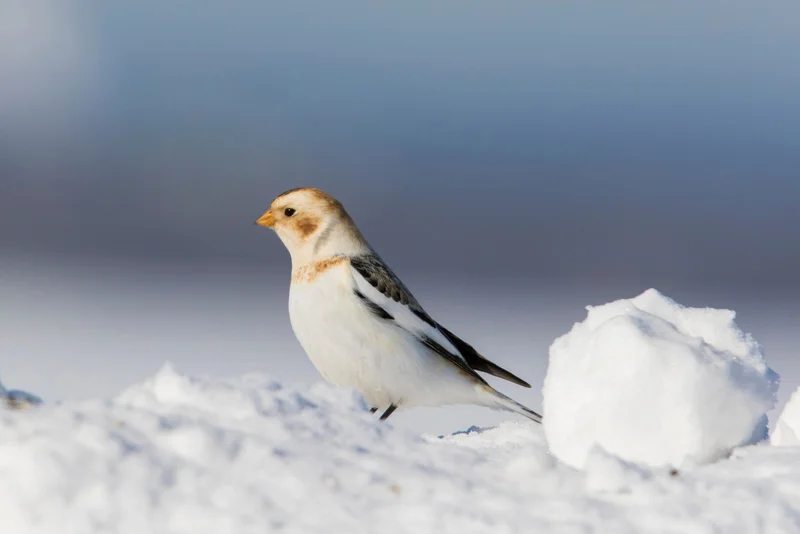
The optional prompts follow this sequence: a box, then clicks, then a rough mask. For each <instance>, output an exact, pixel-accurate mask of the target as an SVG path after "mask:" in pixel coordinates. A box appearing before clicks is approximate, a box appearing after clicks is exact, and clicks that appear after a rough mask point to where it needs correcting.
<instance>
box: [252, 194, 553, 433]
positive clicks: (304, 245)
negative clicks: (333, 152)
mask: <svg viewBox="0 0 800 534" xmlns="http://www.w3.org/2000/svg"><path fill="white" fill-rule="evenodd" d="M255 224H257V225H259V226H263V227H267V228H270V229H272V230H274V231H275V233H276V234H277V235H278V237H279V238H280V240H281V241H282V242H283V244H284V245H285V246H286V248H287V249H288V251H289V255H290V257H291V263H292V271H291V285H290V289H289V317H290V321H291V325H292V330H293V331H294V334H295V336H296V337H297V340H298V341H299V343H300V345H301V346H302V348H303V350H304V351H305V353H306V354H307V356H308V357H309V359H310V360H311V362H312V363H313V364H314V366H315V367H316V369H317V370H318V371H319V373H320V374H321V375H322V377H323V378H324V379H325V380H326V381H327V382H329V383H331V384H333V385H335V386H343V387H348V388H351V389H353V390H355V391H357V392H358V393H360V394H361V396H362V397H363V398H364V400H365V402H366V403H367V404H368V405H369V406H370V407H371V410H370V411H371V412H373V413H376V412H377V411H379V410H383V411H382V414H381V415H380V419H381V420H385V419H387V418H388V417H389V416H390V415H391V414H392V413H393V412H394V411H395V410H397V409H398V408H402V409H406V408H413V407H418V406H443V405H452V404H473V405H479V406H484V407H489V408H493V409H499V410H506V411H510V412H515V413H517V414H519V415H522V416H524V417H527V418H528V419H531V420H533V421H535V422H537V423H541V422H542V417H541V416H540V415H539V414H538V413H536V412H535V411H533V410H531V409H529V408H527V407H525V406H523V405H522V404H520V403H518V402H516V401H514V400H513V399H511V398H509V397H507V396H506V395H504V394H502V393H500V392H499V391H497V390H496V389H494V388H493V387H492V386H491V385H489V383H488V382H487V381H486V380H485V379H484V378H483V377H482V376H480V375H479V374H478V372H481V373H486V374H489V375H493V376H495V377H499V378H502V379H505V380H507V381H509V382H512V383H514V384H517V385H519V386H523V387H526V388H529V387H531V386H530V384H529V383H527V382H525V381H524V380H522V379H521V378H519V377H517V376H516V375H514V374H512V373H511V372H509V371H507V370H505V369H503V368H502V367H500V366H499V365H497V364H495V363H493V362H491V361H489V360H488V359H486V358H485V357H483V356H482V355H481V354H480V353H479V352H478V351H477V350H476V349H475V348H473V347H472V345H470V344H468V343H467V342H465V341H463V340H462V339H461V338H459V337H458V336H456V335H455V334H454V333H453V332H451V331H450V330H448V329H447V328H445V327H444V326H442V325H441V324H440V323H438V322H436V321H435V320H434V319H433V318H432V317H431V316H430V315H429V314H428V313H427V312H426V311H425V310H424V309H423V308H422V306H421V305H420V304H419V302H418V301H417V299H416V298H415V297H414V296H413V295H412V294H411V292H410V291H409V290H408V289H407V288H406V286H405V285H404V284H403V282H401V281H400V279H399V278H398V277H397V276H396V275H395V274H394V272H393V271H392V270H391V269H390V268H389V267H388V266H387V265H386V263H385V262H384V261H383V260H382V259H381V258H380V256H378V254H377V253H376V252H375V250H374V249H373V248H372V247H371V246H370V245H369V243H367V241H366V239H365V238H364V236H363V234H362V233H361V231H360V230H359V229H358V227H357V226H356V224H355V222H354V221H353V219H352V218H351V217H350V215H349V214H348V213H347V211H346V210H345V208H344V206H343V205H342V204H341V202H339V201H338V200H336V199H335V198H333V197H332V196H331V195H329V194H327V193H325V192H323V191H321V190H319V189H315V188H312V187H301V188H296V189H290V190H289V191H286V192H284V193H281V194H280V195H278V196H277V197H276V198H275V199H274V200H273V201H272V203H271V204H270V206H269V209H268V210H267V211H266V212H264V214H263V215H261V216H260V217H259V218H258V219H257V220H256V221H255Z"/></svg>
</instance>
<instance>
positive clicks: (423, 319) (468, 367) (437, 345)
mask: <svg viewBox="0 0 800 534" xmlns="http://www.w3.org/2000/svg"><path fill="white" fill-rule="evenodd" d="M350 267H351V271H352V274H353V279H354V280H355V285H356V289H355V292H356V295H357V296H358V298H360V299H361V300H362V302H363V303H364V305H365V306H367V307H368V308H369V310H370V311H371V312H372V313H373V314H374V315H376V316H377V317H379V318H380V319H384V320H391V321H394V322H395V323H396V324H397V325H398V326H400V327H401V328H403V329H405V330H407V331H408V332H410V333H412V334H413V335H414V336H416V337H417V339H419V340H420V342H421V343H423V344H424V345H425V346H427V347H428V348H429V349H431V350H432V351H433V352H435V353H436V354H438V355H440V356H442V357H443V358H445V359H447V360H448V361H449V362H451V363H452V364H454V365H455V366H456V367H458V368H459V369H460V370H461V371H463V372H464V373H466V374H468V375H469V376H471V377H472V378H474V379H477V380H478V381H480V382H484V380H483V378H481V377H480V376H479V375H478V374H477V373H476V371H481V372H484V373H488V374H491V375H494V376H497V377H499V378H503V379H505V380H508V381H510V382H513V383H515V384H519V385H521V386H524V387H530V384H528V383H527V382H525V381H524V380H522V379H521V378H519V377H517V376H515V375H513V374H512V373H510V372H509V371H506V370H505V369H503V368H502V367H500V366H498V365H496V364H494V363H492V362H490V361H489V360H487V359H486V358H484V357H483V356H481V355H480V354H479V353H478V352H477V351H476V350H475V349H474V348H473V347H472V346H471V345H469V344H468V343H466V342H465V341H463V340H461V339H460V338H458V337H457V336H456V335H455V334H453V333H452V332H450V331H449V330H447V329H446V328H444V327H443V326H441V325H439V324H438V323H437V322H436V321H434V320H433V319H432V318H431V316H430V315H428V314H427V312H425V310H424V309H423V308H422V306H420V304H419V302H417V299H415V298H414V296H413V295H412V294H411V292H410V291H409V290H408V289H407V288H406V286H405V285H403V282H401V281H400V279H399V278H397V276H396V275H395V274H394V273H393V272H392V271H391V269H389V267H387V266H386V264H385V263H383V261H382V260H381V259H380V257H378V255H376V254H374V253H373V254H364V255H360V256H355V257H352V258H350Z"/></svg>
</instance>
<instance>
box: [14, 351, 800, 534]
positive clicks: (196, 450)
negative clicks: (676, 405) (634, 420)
mask: <svg viewBox="0 0 800 534" xmlns="http://www.w3.org/2000/svg"><path fill="white" fill-rule="evenodd" d="M0 480H2V484H0V532H13V533H15V534H28V533H37V534H49V533H53V534H72V533H74V534H78V533H80V534H99V533H108V532H114V533H119V534H127V533H131V534H133V533H135V534H141V533H142V532H152V533H176V534H182V533H186V534H202V533H206V532H208V533H215V534H217V533H220V532H236V533H237V534H247V533H259V534H263V533H265V532H292V533H295V532H297V533H299V532H320V533H337V532H347V533H360V532H363V533H374V532H382V533H390V534H391V533H401V532H414V533H427V532H436V533H451V532H452V533H458V534H469V533H473V532H474V533H485V532H493V533H512V532H553V533H560V532H570V533H572V532H614V533H620V534H624V533H629V532H630V533H634V532H644V531H647V532H796V531H798V529H800V448H796V447H771V446H769V445H767V444H762V445H759V446H753V447H747V448H743V449H738V450H736V451H735V452H734V454H733V457H732V458H731V459H728V460H722V461H720V462H718V463H716V464H713V465H705V466H699V467H695V468H690V469H687V470H681V471H680V472H673V471H670V470H669V469H653V468H645V467H641V466H636V465H633V464H631V463H628V462H625V461H623V460H620V459H618V458H616V457H614V456H612V455H610V454H609V453H606V452H603V451H601V450H599V449H596V450H594V451H592V452H591V453H590V455H589V457H588V460H587V461H586V465H585V470H584V471H578V470H576V469H574V468H572V467H569V466H567V465H565V464H563V463H561V462H559V461H558V460H557V459H556V458H554V457H553V456H552V455H551V454H550V453H549V452H548V449H547V445H546V442H545V439H544V434H543V432H542V429H541V427H540V426H538V425H535V424H533V423H528V422H505V423H502V424H500V425H499V426H497V427H495V428H491V429H478V428H472V429H469V430H468V431H465V432H461V433H457V434H454V435H450V436H447V437H444V438H441V439H440V438H437V437H433V436H431V437H425V438H420V437H418V436H415V435H412V434H409V433H407V432H405V431H403V430H400V429H398V428H395V427H394V426H393V425H392V424H391V423H390V422H389V424H386V423H381V422H379V421H376V419H375V417H374V416H372V415H370V414H369V413H368V412H366V411H365V406H364V404H363V402H362V401H361V400H360V399H359V397H358V396H356V395H355V394H354V393H352V392H349V391H344V390H338V389H334V388H331V387H329V386H327V385H318V386H314V387H311V388H310V389H307V390H296V389H293V388H290V387H286V386H283V385H281V384H280V383H278V382H276V381H274V380H272V379H270V378H268V377H265V376H262V375H248V376H244V377H241V378H238V379H230V380H212V379H206V378H190V377H187V376H182V375H180V374H178V373H177V372H176V371H174V370H173V369H172V368H171V367H169V366H166V367H164V368H163V369H162V370H161V371H160V372H159V373H158V374H156V375H155V376H154V377H152V378H151V379H149V380H147V381H146V382H144V383H142V384H140V385H136V386H133V387H131V388H129V389H127V390H126V391H124V392H123V393H122V394H120V395H119V396H117V397H116V398H114V399H111V400H89V401H80V402H78V401H69V402H65V403H62V404H60V405H49V404H45V405H43V406H40V407H37V408H33V409H30V410H27V411H13V410H0Z"/></svg>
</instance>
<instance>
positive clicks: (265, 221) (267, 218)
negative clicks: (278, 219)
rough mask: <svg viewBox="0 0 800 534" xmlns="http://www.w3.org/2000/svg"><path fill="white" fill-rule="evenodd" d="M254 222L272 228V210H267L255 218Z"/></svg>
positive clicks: (273, 220)
mask: <svg viewBox="0 0 800 534" xmlns="http://www.w3.org/2000/svg"><path fill="white" fill-rule="evenodd" d="M255 224H257V225H259V226H266V227H267V228H272V225H273V224H275V218H274V217H273V216H272V210H267V211H266V212H265V213H264V215H262V216H261V217H259V218H258V219H256V222H255Z"/></svg>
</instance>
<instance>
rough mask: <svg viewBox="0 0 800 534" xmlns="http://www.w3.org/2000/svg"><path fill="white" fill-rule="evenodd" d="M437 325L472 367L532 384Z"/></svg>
mask: <svg viewBox="0 0 800 534" xmlns="http://www.w3.org/2000/svg"><path fill="white" fill-rule="evenodd" d="M436 326H437V327H438V328H439V331H440V332H441V333H442V334H444V337H446V338H447V340H448V341H449V342H450V343H452V344H453V346H454V347H455V348H456V349H458V352H460V353H461V355H462V356H463V357H464V359H465V360H467V364H469V366H470V367H471V368H473V369H475V370H476V371H481V372H482V373H487V374H490V375H492V376H496V377H498V378H502V379H504V380H508V381H509V382H513V383H514V384H517V385H519V386H522V387H525V388H529V387H531V385H530V384H528V383H527V382H525V381H524V380H523V379H521V378H520V377H518V376H516V375H515V374H513V373H511V372H510V371H506V370H505V369H503V368H502V367H500V366H499V365H497V364H496V363H493V362H490V361H489V360H487V359H486V358H484V357H483V356H481V354H480V353H479V352H478V351H477V350H475V349H474V348H473V347H472V345H470V344H469V343H467V342H466V341H464V340H463V339H461V338H459V337H458V336H457V335H455V334H454V333H452V332H451V331H450V330H448V329H447V328H445V327H443V326H442V325H440V324H437V325H436Z"/></svg>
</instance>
